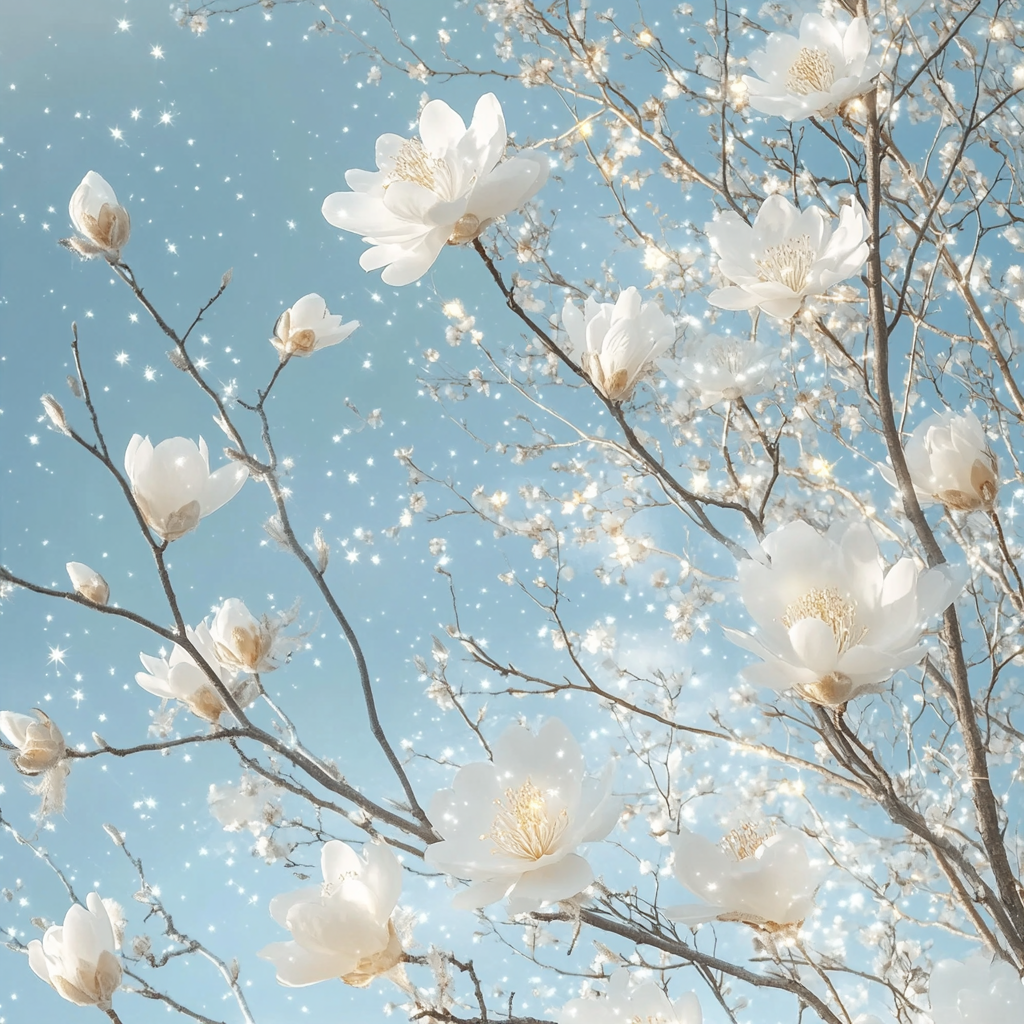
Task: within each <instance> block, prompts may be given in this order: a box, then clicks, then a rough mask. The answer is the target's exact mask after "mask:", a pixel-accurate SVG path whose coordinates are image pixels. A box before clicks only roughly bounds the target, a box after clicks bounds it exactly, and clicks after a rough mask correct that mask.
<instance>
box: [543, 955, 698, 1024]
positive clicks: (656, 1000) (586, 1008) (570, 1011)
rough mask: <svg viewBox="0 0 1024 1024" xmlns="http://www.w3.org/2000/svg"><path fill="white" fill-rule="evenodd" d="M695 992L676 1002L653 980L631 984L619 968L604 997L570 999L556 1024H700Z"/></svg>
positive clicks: (622, 969) (626, 975) (623, 971)
mask: <svg viewBox="0 0 1024 1024" xmlns="http://www.w3.org/2000/svg"><path fill="white" fill-rule="evenodd" d="M703 1019H704V1018H703V1014H702V1013H701V1009H700V1003H699V1002H698V1001H697V996H696V993H694V992H687V993H686V994H685V995H683V996H680V998H679V999H676V1000H675V1001H673V1000H671V999H669V997H668V996H667V995H666V994H665V992H664V990H663V989H662V988H661V987H660V986H659V985H656V984H655V983H654V982H653V981H645V982H641V983H640V984H632V983H631V980H630V975H629V971H627V970H626V969H625V968H624V967H620V968H619V969H618V970H617V971H615V972H614V973H613V974H612V976H611V977H610V978H609V979H608V986H607V989H606V991H605V994H604V995H603V996H600V997H598V998H594V999H571V1000H570V1001H569V1002H568V1003H566V1004H565V1006H563V1007H562V1009H561V1010H560V1011H559V1013H558V1024H633V1022H637V1021H642V1022H643V1024H701V1021H702V1020H703Z"/></svg>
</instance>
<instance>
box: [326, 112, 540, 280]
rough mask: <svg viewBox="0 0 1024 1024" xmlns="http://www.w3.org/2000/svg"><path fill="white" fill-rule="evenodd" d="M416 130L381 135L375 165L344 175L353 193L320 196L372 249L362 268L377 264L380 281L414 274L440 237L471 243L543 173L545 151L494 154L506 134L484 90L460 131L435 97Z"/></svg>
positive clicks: (440, 244)
mask: <svg viewBox="0 0 1024 1024" xmlns="http://www.w3.org/2000/svg"><path fill="white" fill-rule="evenodd" d="M419 132H420V135H419V138H418V139H415V138H414V139H404V138H402V137H401V136H400V135H382V136H381V137H380V138H379V139H378V140H377V168H378V169H377V170H376V171H362V170H350V171H348V172H346V174H345V181H346V182H347V183H348V186H349V188H351V189H352V191H351V192H334V193H332V194H331V195H329V196H328V197H327V198H326V199H325V200H324V204H323V215H324V217H325V218H326V219H327V221H328V223H330V224H333V225H334V226H335V227H337V228H341V229H342V230H344V231H353V232H355V233H356V234H359V235H362V236H364V237H363V240H364V241H366V242H369V243H370V245H371V246H372V247H373V248H371V249H368V250H367V251H366V252H364V253H363V255H362V256H361V257H360V260H359V265H360V266H361V267H362V268H363V270H377V269H378V268H380V267H384V268H385V270H384V273H383V274H382V275H381V278H382V280H383V281H384V283H385V284H391V285H404V284H410V283H411V282H413V281H416V280H418V279H419V278H420V277H422V276H423V274H425V273H426V271H427V270H428V269H429V268H430V266H431V265H432V264H433V262H434V260H436V259H437V257H438V255H439V253H440V252H441V250H442V249H443V248H444V246H445V245H446V244H447V245H461V244H463V243H465V242H471V241H473V239H475V238H477V237H478V236H479V235H480V233H481V232H482V231H483V230H484V229H485V228H486V227H487V226H488V224H490V223H491V221H493V220H494V219H495V218H497V217H501V216H503V215H504V214H506V213H509V212H511V211H512V210H516V209H518V208H519V207H520V206H522V205H523V203H525V202H526V201H527V200H528V199H529V198H530V197H531V196H533V195H534V194H535V193H536V192H537V191H538V190H539V189H540V187H541V186H542V185H543V184H544V182H545V181H546V180H547V176H548V167H549V163H548V158H547V157H546V156H544V155H543V154H542V153H536V152H532V151H526V152H521V153H519V154H517V155H516V156H514V157H510V158H509V159H508V160H502V157H503V156H504V154H505V146H506V143H507V140H508V136H507V132H506V130H505V118H504V115H503V114H502V111H501V104H500V103H499V102H498V100H497V97H496V96H494V94H493V93H488V94H487V95H486V96H482V97H481V98H480V100H479V101H478V102H477V105H476V109H475V111H474V112H473V123H472V124H471V125H470V127H469V128H468V129H467V128H466V126H465V124H464V123H463V121H462V118H460V117H459V115H458V114H456V113H455V111H454V110H452V108H451V107H449V106H448V104H447V103H445V102H443V101H442V100H431V101H430V102H429V103H428V104H427V105H426V106H425V107H424V108H423V111H422V113H421V114H420V120H419Z"/></svg>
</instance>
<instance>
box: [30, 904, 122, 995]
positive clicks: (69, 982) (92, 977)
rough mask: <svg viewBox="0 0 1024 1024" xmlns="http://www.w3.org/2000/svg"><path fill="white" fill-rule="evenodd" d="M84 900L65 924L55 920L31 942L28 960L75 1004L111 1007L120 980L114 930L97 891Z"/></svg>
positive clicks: (73, 910)
mask: <svg viewBox="0 0 1024 1024" xmlns="http://www.w3.org/2000/svg"><path fill="white" fill-rule="evenodd" d="M85 902H86V906H85V907H83V906H81V905H80V904H77V903H76V904H75V905H74V906H73V907H71V909H70V910H69V911H68V912H67V914H66V915H65V917H64V925H63V927H62V926H61V925H59V924H55V925H53V926H52V927H50V928H47V929H46V932H45V933H44V935H43V938H42V941H40V940H39V939H33V940H32V941H31V942H30V943H29V944H28V964H29V967H31V968H32V970H33V971H34V972H35V973H36V974H37V975H38V976H39V977H40V978H42V979H43V981H45V982H46V983H47V984H48V985H52V986H53V988H55V989H56V990H57V991H58V992H59V993H60V994H61V995H62V996H63V997H64V998H65V999H67V1000H68V1001H69V1002H71V1003H74V1004H75V1005H76V1006H97V1007H99V1008H100V1009H101V1010H109V1009H110V1000H111V997H112V996H113V994H114V992H115V991H117V988H118V986H119V985H120V984H121V963H120V961H119V960H118V959H117V957H116V956H115V955H114V930H113V928H112V927H111V925H110V918H109V917H108V916H107V910H106V907H104V905H103V901H102V900H101V899H100V898H99V896H98V895H97V894H96V893H94V892H91V893H89V895H88V897H86V901H85ZM86 907H88V909H86Z"/></svg>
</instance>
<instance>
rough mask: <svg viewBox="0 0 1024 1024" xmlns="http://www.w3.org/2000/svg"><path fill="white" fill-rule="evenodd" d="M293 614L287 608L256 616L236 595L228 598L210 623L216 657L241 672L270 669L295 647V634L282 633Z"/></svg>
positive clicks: (269, 670) (293, 616) (275, 666)
mask: <svg viewBox="0 0 1024 1024" xmlns="http://www.w3.org/2000/svg"><path fill="white" fill-rule="evenodd" d="M294 618H295V612H294V611H288V612H280V613H279V614H278V615H277V616H275V617H274V618H273V619H271V618H269V617H268V616H266V615H264V616H263V617H262V618H260V619H257V618H256V617H255V616H254V615H253V614H252V612H250V611H249V609H248V608H246V607H245V605H244V604H243V603H242V602H241V601H239V600H238V598H237V597H231V598H228V600H227V601H225V602H224V603H223V604H222V605H221V606H220V608H218V609H217V613H216V615H214V617H213V622H211V623H210V637H211V638H212V640H213V646H214V650H215V652H216V655H217V660H218V661H219V662H220V663H221V664H222V665H225V666H227V667H228V668H231V669H236V670H238V671H241V672H273V671H274V669H276V668H277V664H278V661H279V660H280V659H282V658H286V657H287V656H288V655H289V654H291V652H292V649H293V647H294V644H295V639H294V638H290V637H284V636H282V635H281V630H282V629H283V628H284V627H285V626H287V625H288V624H289V623H290V622H292V621H293V620H294Z"/></svg>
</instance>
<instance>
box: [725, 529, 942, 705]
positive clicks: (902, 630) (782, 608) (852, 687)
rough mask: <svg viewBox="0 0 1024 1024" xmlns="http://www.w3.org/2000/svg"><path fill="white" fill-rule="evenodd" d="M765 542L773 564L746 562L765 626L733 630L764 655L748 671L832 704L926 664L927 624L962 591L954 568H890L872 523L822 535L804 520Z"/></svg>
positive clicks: (749, 603)
mask: <svg viewBox="0 0 1024 1024" xmlns="http://www.w3.org/2000/svg"><path fill="white" fill-rule="evenodd" d="M761 547H762V548H763V550H764V553H765V554H766V555H767V556H768V558H769V559H770V560H771V563H770V564H762V563H761V562H756V561H753V560H750V559H748V560H744V561H743V562H741V563H740V566H739V586H740V595H741V597H742V598H743V604H744V606H745V607H746V609H747V613H748V614H749V615H750V617H751V618H752V619H753V620H754V622H755V623H756V624H757V631H756V633H755V634H753V635H751V634H748V633H741V632H739V631H738V630H734V629H727V630H726V631H725V633H726V635H727V636H728V638H729V639H730V640H732V642H733V643H735V644H738V645H739V646H740V647H743V648H745V649H746V650H748V651H750V652H751V653H753V654H756V655H757V656H758V657H759V658H762V659H764V660H763V662H761V663H759V664H754V665H748V666H747V667H746V668H744V669H743V673H742V674H743V677H744V678H745V679H746V680H747V681H748V682H751V683H754V684H756V685H760V686H770V687H771V688H772V689H773V690H777V691H779V692H780V693H781V692H784V691H786V690H790V689H792V690H795V691H796V693H797V694H799V696H801V697H803V698H804V699H805V700H809V701H812V702H813V703H815V704H823V705H825V706H828V707H835V706H838V705H840V704H845V703H846V702H847V701H848V700H851V699H853V698H854V697H857V696H859V695H860V694H863V693H878V692H879V691H880V690H881V689H882V687H883V686H884V684H885V683H886V682H888V680H889V679H891V678H892V676H893V674H894V673H895V672H896V671H897V670H898V669H901V668H906V667H907V666H908V665H913V664H915V663H916V662H918V661H920V659H921V658H922V657H923V655H924V653H925V650H926V648H925V647H924V646H923V645H921V643H920V641H921V635H922V633H923V631H924V628H925V625H926V623H927V621H928V620H929V619H930V618H932V616H934V615H937V614H938V613H939V612H941V611H942V610H943V609H944V608H945V607H946V606H947V605H948V604H949V603H950V602H951V601H952V600H953V598H954V597H955V596H956V593H957V592H958V590H959V586H957V585H956V584H955V583H954V581H953V578H952V575H951V574H950V572H949V570H948V568H936V569H928V570H925V571H923V572H922V571H921V570H919V569H918V567H917V565H916V564H915V563H914V561H913V559H910V558H901V559H900V560H899V561H898V562H897V563H896V564H895V565H894V566H892V567H891V568H890V569H888V571H887V570H886V568H885V562H884V561H883V559H882V556H881V553H880V552H879V550H878V545H877V544H876V543H875V539H874V537H872V536H871V530H870V529H869V528H868V526H867V524H866V523H863V522H859V523H849V524H847V523H842V522H840V523H836V524H834V525H833V526H832V528H831V529H829V531H828V533H827V534H825V535H822V534H820V533H819V532H818V531H817V530H815V529H814V527H813V526H810V525H809V524H808V523H805V522H802V521H799V520H798V521H796V522H793V523H788V524H787V525H785V526H783V527H780V528H779V529H778V530H775V531H774V532H773V533H771V534H769V535H768V536H767V537H766V538H765V540H764V541H763V543H762V545H761Z"/></svg>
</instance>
